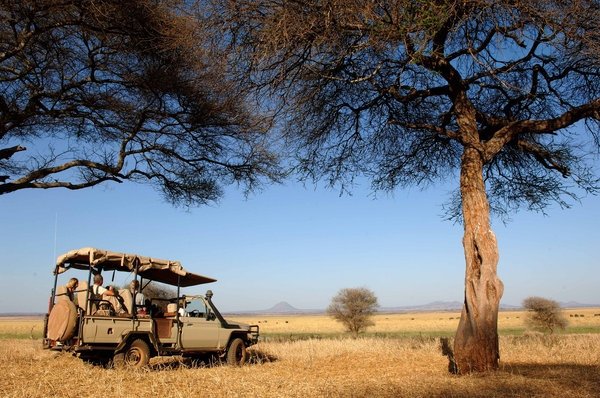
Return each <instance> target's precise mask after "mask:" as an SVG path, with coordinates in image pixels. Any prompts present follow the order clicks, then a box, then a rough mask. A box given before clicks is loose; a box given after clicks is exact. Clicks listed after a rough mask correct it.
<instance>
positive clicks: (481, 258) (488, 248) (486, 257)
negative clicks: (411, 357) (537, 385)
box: [454, 147, 504, 373]
mask: <svg viewBox="0 0 600 398" xmlns="http://www.w3.org/2000/svg"><path fill="white" fill-rule="evenodd" d="M483 166H484V160H483V156H482V154H481V153H480V151H478V150H477V149H475V148H471V147H466V148H465V151H464V153H463V156H462V160H461V175H460V190H461V195H462V202H463V206H462V209H463V217H464V236H463V246H464V251H465V260H466V273H465V302H464V305H463V309H462V314H461V318H460V322H459V324H458V330H457V332H456V338H455V340H454V360H455V364H456V371H457V372H458V373H469V372H483V371H487V370H495V369H498V361H499V358H500V350H499V345H498V327H497V326H498V308H499V305H500V298H501V297H502V293H503V291H504V286H503V284H502V282H501V281H500V279H499V278H498V276H497V274H496V270H497V265H498V244H497V241H496V236H495V235H494V232H493V231H492V229H491V225H490V208H489V203H488V199H487V194H486V190H485V183H484V180H483Z"/></svg>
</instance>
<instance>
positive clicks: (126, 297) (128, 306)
mask: <svg viewBox="0 0 600 398" xmlns="http://www.w3.org/2000/svg"><path fill="white" fill-rule="evenodd" d="M119 296H121V298H123V305H124V307H125V308H123V310H124V311H125V312H127V314H129V315H133V296H132V295H131V292H130V291H129V289H121V290H119Z"/></svg>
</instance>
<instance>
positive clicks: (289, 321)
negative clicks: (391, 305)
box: [231, 308, 600, 335]
mask: <svg viewBox="0 0 600 398" xmlns="http://www.w3.org/2000/svg"><path fill="white" fill-rule="evenodd" d="M564 314H565V316H566V317H567V319H568V320H569V328H568V329H567V331H569V329H572V330H573V329H574V331H577V329H579V328H589V329H590V330H592V331H593V329H596V330H597V332H600V316H594V315H595V314H600V308H578V309H566V310H564ZM574 315H577V317H574ZM580 315H583V316H580ZM231 318H232V319H235V320H239V321H243V322H246V323H251V324H258V325H259V326H260V331H261V333H263V334H266V335H269V334H278V335H281V334H315V335H317V334H339V333H343V332H344V328H343V326H342V325H341V324H340V323H339V322H336V321H334V320H333V319H332V318H331V317H328V316H326V315H267V316H265V315H261V316H250V317H249V316H246V317H244V316H231ZM459 318H460V312H458V311H457V312H450V311H448V312H446V311H445V312H420V313H401V314H377V315H375V316H374V317H373V320H374V322H375V326H373V327H370V328H369V329H368V332H369V333H382V334H386V333H399V334H407V335H418V334H421V333H424V334H440V333H448V334H453V333H454V332H455V331H456V328H457V327H458V321H459ZM524 319H525V312H524V311H501V312H500V313H499V315H498V329H499V331H500V333H501V334H502V333H503V332H509V331H514V330H524V329H525V326H524Z"/></svg>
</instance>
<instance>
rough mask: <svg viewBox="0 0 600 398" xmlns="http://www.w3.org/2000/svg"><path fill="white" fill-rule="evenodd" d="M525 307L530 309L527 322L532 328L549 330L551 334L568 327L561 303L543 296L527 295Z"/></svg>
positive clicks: (524, 302)
mask: <svg viewBox="0 0 600 398" xmlns="http://www.w3.org/2000/svg"><path fill="white" fill-rule="evenodd" d="M523 307H525V309H527V310H528V313H527V317H526V318H525V324H526V325H527V326H528V327H530V328H531V329H534V330H538V331H543V332H545V331H547V332H549V333H550V334H552V333H554V331H555V330H556V329H557V328H558V329H564V328H566V327H567V324H568V321H567V319H566V318H565V316H564V315H563V313H562V310H561V308H560V305H559V304H558V303H557V302H556V301H554V300H549V299H546V298H543V297H535V296H533V297H527V298H526V299H525V300H523Z"/></svg>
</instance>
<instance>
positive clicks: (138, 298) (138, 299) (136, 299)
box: [129, 279, 146, 308]
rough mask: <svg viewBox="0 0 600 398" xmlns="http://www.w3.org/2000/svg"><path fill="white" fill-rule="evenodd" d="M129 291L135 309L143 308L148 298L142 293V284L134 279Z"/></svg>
mask: <svg viewBox="0 0 600 398" xmlns="http://www.w3.org/2000/svg"><path fill="white" fill-rule="evenodd" d="M129 291H130V292H131V296H132V297H133V304H134V306H135V307H140V308H143V307H144V305H145V302H146V298H145V297H144V294H143V293H141V292H140V282H139V281H138V280H137V279H134V280H132V281H131V283H130V284H129Z"/></svg>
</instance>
